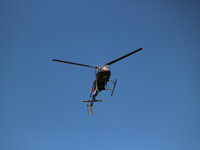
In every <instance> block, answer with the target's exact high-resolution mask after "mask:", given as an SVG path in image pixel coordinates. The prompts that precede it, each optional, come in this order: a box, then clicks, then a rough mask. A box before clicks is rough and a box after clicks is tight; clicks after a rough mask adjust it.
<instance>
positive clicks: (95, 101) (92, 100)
mask: <svg viewBox="0 0 200 150" xmlns="http://www.w3.org/2000/svg"><path fill="white" fill-rule="evenodd" d="M83 102H84V103H85V102H86V103H87V102H103V100H84V101H83Z"/></svg>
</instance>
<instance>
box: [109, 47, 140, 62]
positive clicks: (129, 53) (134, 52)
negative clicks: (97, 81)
mask: <svg viewBox="0 0 200 150" xmlns="http://www.w3.org/2000/svg"><path fill="white" fill-rule="evenodd" d="M140 50H142V48H139V49H137V50H135V51H133V52H130V53H128V54H126V55H124V56H122V57H120V58H118V59H115V60H113V61H111V62H109V63H107V64H106V65H111V64H113V63H115V62H117V61H119V60H121V59H124V58H126V57H128V56H130V55H132V54H134V53H136V52H138V51H140Z"/></svg>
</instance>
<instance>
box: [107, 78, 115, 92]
mask: <svg viewBox="0 0 200 150" xmlns="http://www.w3.org/2000/svg"><path fill="white" fill-rule="evenodd" d="M109 82H111V83H113V89H111V88H110V86H109V85H107V86H108V90H110V92H111V96H112V95H113V93H114V90H115V86H116V84H117V79H115V80H110V81H109Z"/></svg>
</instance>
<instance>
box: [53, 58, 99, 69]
mask: <svg viewBox="0 0 200 150" xmlns="http://www.w3.org/2000/svg"><path fill="white" fill-rule="evenodd" d="M52 61H57V62H62V63H68V64H73V65H79V66H84V67H90V68H96V67H93V66H89V65H84V64H79V63H73V62H69V61H63V60H58V59H52Z"/></svg>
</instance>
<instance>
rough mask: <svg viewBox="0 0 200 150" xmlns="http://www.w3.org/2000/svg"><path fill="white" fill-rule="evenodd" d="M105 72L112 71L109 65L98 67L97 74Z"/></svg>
mask: <svg viewBox="0 0 200 150" xmlns="http://www.w3.org/2000/svg"><path fill="white" fill-rule="evenodd" d="M103 71H110V67H109V66H108V65H101V66H97V67H96V73H98V72H103Z"/></svg>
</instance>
